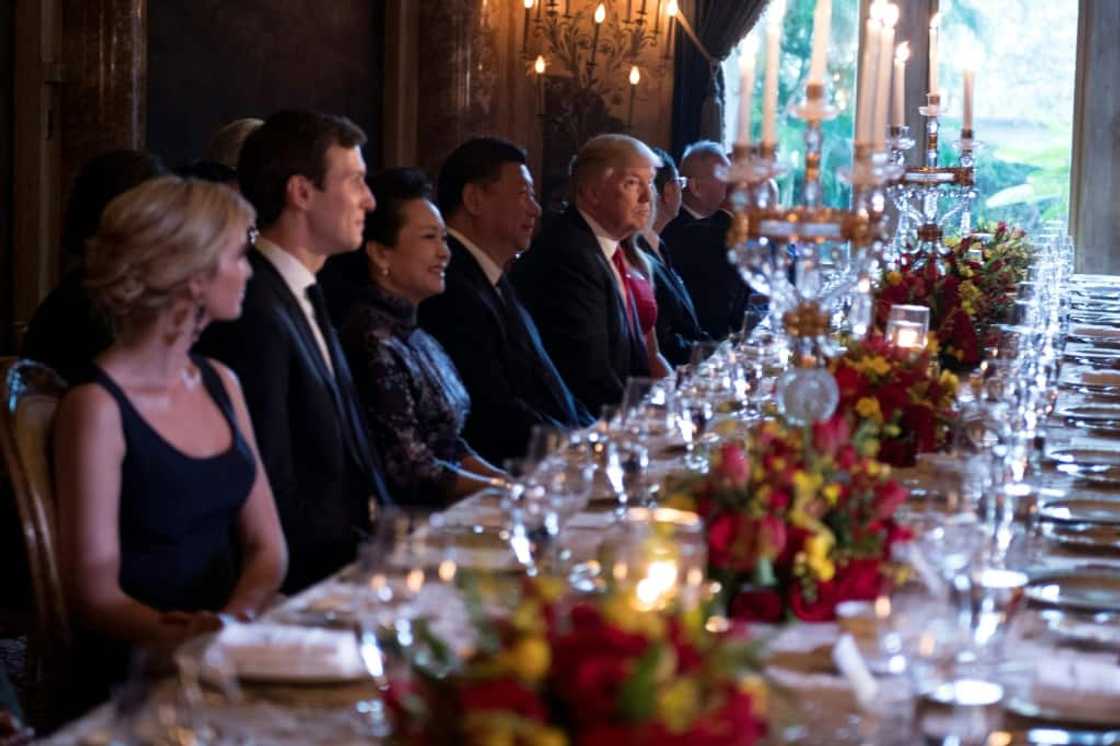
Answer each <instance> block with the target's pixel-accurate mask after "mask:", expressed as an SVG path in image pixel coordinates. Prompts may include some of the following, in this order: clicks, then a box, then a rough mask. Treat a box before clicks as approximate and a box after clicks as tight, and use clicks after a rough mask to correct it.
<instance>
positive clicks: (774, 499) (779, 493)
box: [767, 489, 792, 512]
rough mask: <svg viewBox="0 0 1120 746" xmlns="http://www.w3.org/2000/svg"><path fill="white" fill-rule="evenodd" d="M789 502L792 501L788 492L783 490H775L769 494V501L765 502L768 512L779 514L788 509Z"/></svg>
mask: <svg viewBox="0 0 1120 746" xmlns="http://www.w3.org/2000/svg"><path fill="white" fill-rule="evenodd" d="M790 502H792V500H791V499H790V496H789V493H788V492H786V491H785V490H784V489H776V490H773V491H772V492H771V493H770V499H769V500H768V501H767V505H768V507H769V508H770V510H774V511H779V512H780V511H783V510H785V509H786V508H788V507H789V504H790Z"/></svg>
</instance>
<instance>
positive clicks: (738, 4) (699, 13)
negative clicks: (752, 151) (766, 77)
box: [673, 0, 767, 157]
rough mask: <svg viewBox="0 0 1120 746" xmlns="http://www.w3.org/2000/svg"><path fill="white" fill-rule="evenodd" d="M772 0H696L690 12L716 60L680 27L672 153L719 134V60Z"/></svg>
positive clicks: (721, 88)
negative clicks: (706, 53)
mask: <svg viewBox="0 0 1120 746" xmlns="http://www.w3.org/2000/svg"><path fill="white" fill-rule="evenodd" d="M766 2H767V0H696V12H695V13H694V16H693V18H691V19H690V20H691V22H692V27H693V29H695V31H696V36H697V37H699V39H700V42H701V43H702V44H703V45H704V48H705V49H706V50H708V54H710V55H711V57H712V59H714V60H716V61H717V64H715V65H713V64H712V63H710V62H708V60H707V59H706V58H705V57H704V55H703V54H702V53H701V52H700V50H699V49H697V48H696V44H695V43H693V41H692V40H691V39H689V38H688V36H687V34H685V33H684V31H683V30H681V29H679V28H678V29H677V34H678V37H677V59H676V62H677V64H676V70H675V72H674V75H673V154H674V155H676V156H678V157H679V156H680V154H681V152H682V151H683V150H684V148H685V146H687V145H688V144H689V143H692V142H696V141H697V140H719V136H720V130H721V128H722V122H723V71H722V70H721V69H720V66H719V64H718V61H719V60H723V59H726V58H727V55H729V54H730V53H731V49H732V47H734V46H735V45H736V44H738V43H739V40H740V39H742V38H743V37H744V36H746V35H747V32H748V31H750V30H751V27H752V26H754V24H755V21H757V20H758V17H759V16H760V15H762V10H763V8H765V7H766Z"/></svg>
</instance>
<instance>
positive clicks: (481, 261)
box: [447, 227, 502, 286]
mask: <svg viewBox="0 0 1120 746" xmlns="http://www.w3.org/2000/svg"><path fill="white" fill-rule="evenodd" d="M447 235H449V236H452V237H453V238H454V239H455V240H456V241H458V242H459V243H461V244H463V248H464V249H466V250H467V251H468V252H470V255H471V256H473V257H474V260H475V261H476V262H478V266H479V267H481V268H482V274H484V275H486V279H487V280H489V281H490V284H491V285H495V286H496V285H497V284H498V280H500V279H502V268H501V267H499V266H498V263H497V262H495V261H494V260H493V259H491V258H490V255H489V254H487V253H486V252H485V251H483V250H482V249H480V248H478V246H477V245H476V244H475V243H474V241H471V240H470V239H469V238H467V237H466V236H464V235H463V234H462V233H460V232H459V231H457V230H455V229H454V228H451V227H448V229H447Z"/></svg>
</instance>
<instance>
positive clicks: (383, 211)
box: [362, 168, 432, 246]
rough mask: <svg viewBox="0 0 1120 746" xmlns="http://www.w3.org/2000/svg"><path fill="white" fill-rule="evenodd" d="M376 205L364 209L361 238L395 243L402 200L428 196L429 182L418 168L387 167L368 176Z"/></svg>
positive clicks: (404, 201)
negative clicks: (363, 226)
mask: <svg viewBox="0 0 1120 746" xmlns="http://www.w3.org/2000/svg"><path fill="white" fill-rule="evenodd" d="M369 189H370V191H371V192H373V198H374V199H375V200H377V209H376V210H374V211H373V212H370V213H366V226H365V230H364V231H362V239H363V241H367V242H368V241H376V242H377V243H379V244H381V245H382V246H396V245H397V236H398V234H400V230H401V226H403V225H404V204H405V203H406V202H411V201H412V200H414V199H431V198H432V183H431V182H430V181H428V177H427V175H426V174H425V173H424V172H423V171H421V170H420V169H418V168H390V169H387V170H385V171H382V172H380V173H378V174H376V175H375V176H374V177H373V178H371V179H370V180H369Z"/></svg>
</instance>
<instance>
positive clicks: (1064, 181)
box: [723, 0, 1078, 231]
mask: <svg viewBox="0 0 1120 746" xmlns="http://www.w3.org/2000/svg"><path fill="white" fill-rule="evenodd" d="M894 1H895V2H896V4H898V5H900V7H902V9H903V12H904V13H909V12H914V9H913V5H914V4H913V3H910V4H908V3H902V2H899V0H894ZM815 5H816V3H815V2H813V0H790V1H789V3H788V10H787V11H786V16H785V21H784V28H783V35H782V64H781V71H780V73H779V94H778V95H779V121H778V140H779V144H778V152H779V158H780V159H781V160H782V162H783V163H785V164H786V165H787V166H789V167H790V172H789V173H787V174H786V176H785V177H784V178H783V179H782V181H781V189H782V195H781V196H782V200H783V201H784V202H787V203H788V202H790V201H792V200H794V199H799V198H800V179H801V176H802V170H803V168H804V163H803V152H804V144H803V139H802V138H803V131H804V126H803V124H802V122H801V120H799V119H798V118H797V117H796V116H794V115H793V114H792V113H790V112H789V107H790V105H791V104H792V103H796V102H797V101H799V100H801V98H802V97H803V96H804V91H805V81H806V79H807V77H808V74H809V54H810V46H811V44H812V28H813V8H814V6H815ZM859 12H860V2H859V0H833V4H832V32H831V39H830V46H829V59H828V64H829V74H830V75H831V77H832V80H831V83H830V86H829V93H830V95H831V96H832V100H833V103H834V104H835V105H836V106H837V108H838V109H839V115H838V116H837V117H836V119H834V120H832V121H830V122H826V123H825V124H824V152H823V164H822V186H823V190H824V202H825V204H828V205H837V206H839V205H846V204H847V203H848V195H849V190H848V188H847V186H846V185H844V184H843V183H842V182H840V181H839V180H838V179H837V178H836V169H837V168H838V167H840V166H843V165H846V164H849V163H850V162H851V149H852V134H853V128H854V120H855V94H856V91H855V81H856V73H857V70H856V66H857V60H858V59H859V56H860V55H859V50H858V46H859V23H860V19H859ZM1077 13H1078V3H1076V2H1073V1H1072V0H1068V1H1065V2H1039V1H1038V0H941V19H942V22H941V50H942V51H941V64H940V66H939V71H940V77H941V88H942V97H943V103H944V102H947V113H945V114H943V116H942V122H941V124H942V128H941V132H942V138H941V150H942V152H941V163H942V164H943V165H945V164H951V163H955V162H956V159H957V154H956V152H955V150H954V149H953V141H955V140H956V139H957V137H958V134H959V131H960V125H961V112H960V98H961V77H962V75H961V73H962V69H963V62H964V53H966V52H969V51H971V52H977V53H978V54H979V67H978V70H977V73H976V92H975V121H974V125H973V126H974V129H975V132H976V137H977V138H978V139H979V140H980V141H981V142H982V143H984V144H985V147H984V148H983V149H982V150H981V151H980V152H979V153H978V154H977V170H976V177H977V189H978V192H979V194H980V199H979V200H978V201H977V203H976V206H975V208H974V209H975V210H976V212H977V216H978V217H979V218H980V219H993V220H1007V221H1010V222H1013V223H1016V224H1019V225H1022V226H1023V227H1025V228H1026V229H1027V230H1028V231H1029V230H1031V229H1032V228H1034V227H1035V226H1037V225H1038V224H1039V223H1040V222H1042V221H1045V220H1051V219H1060V220H1065V219H1066V217H1067V214H1068V210H1069V175H1070V161H1071V150H1072V147H1071V146H1072V140H1073V121H1072V120H1073V97H1074V85H1075V84H1074V75H1075V68H1076V58H1077V23H1078V19H1077ZM899 28H900V29H901V28H902V24H900V26H899ZM765 29H766V19H765V16H763V18H762V19H761V20H760V21H759V22H758V23H757V24H756V26H755V28H754V29H752V30H751V32H750V33H751V34H757V35H758V42H759V48H760V49H762V48H764V47H765ZM907 40H908V39H907V38H906V37H905V36H902V35H900V36H898V37H896V39H895V42H896V44H897V43H899V42H902V41H907ZM909 41H910V46H911V50H912V53H913V55H914V57H917V56H918V55H922V56H924V55H925V54H926V49H927V40H926V39H920V40H918V39H909ZM912 59H913V58H912ZM763 68H764V65H763V60H762V57H761V55H760V58H759V70H758V74H757V75H756V77H755V95H754V106H755V113H754V117H753V121H754V122H756V124H755V132H756V137H757V133H758V131H759V125H758V124H757V123H758V122H760V121H761V116H762V114H761V110H762V85H763V77H764V69H763ZM907 69H908V71H910V73H909V74H910V75H913V74H914V72H913V70H914V65H911V66H909V67H908V68H907ZM919 69H920V68H919ZM723 74H724V80H725V81H726V104H725V107H724V112H725V114H724V116H725V120H724V132H725V136H726V138H727V141H728V142H727V144H728V145H730V144H731V142H732V141H733V140H734V138H735V133H736V131H737V126H738V123H737V120H738V100H739V73H738V51H737V50H736V51H734V52H732V54H731V56H730V58H729V59H728V60H726V61H725V62H724V64H723ZM914 98H915V97H913V96H911V100H908V101H907V106H908V107H909V108H911V109H913V108H916V107H917V106H918V105H919V104H920V103H921V102H919V101H916V100H913V99H914ZM911 114H912V112H911ZM910 121H911V123H914V122H915V120H914V119H911V120H910ZM918 121H920V120H918ZM915 136H916V137H918V138H919V140H923V139H924V134H923V132H922V131H921V129H920V128H916V129H915ZM921 149H922V143H921V142H919V143H918V145H916V146H915V149H914V151H911V154H910V155H911V159H912V160H914V162H917V161H918V160H920V158H921V155H920V154H921V152H922V150H921Z"/></svg>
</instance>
